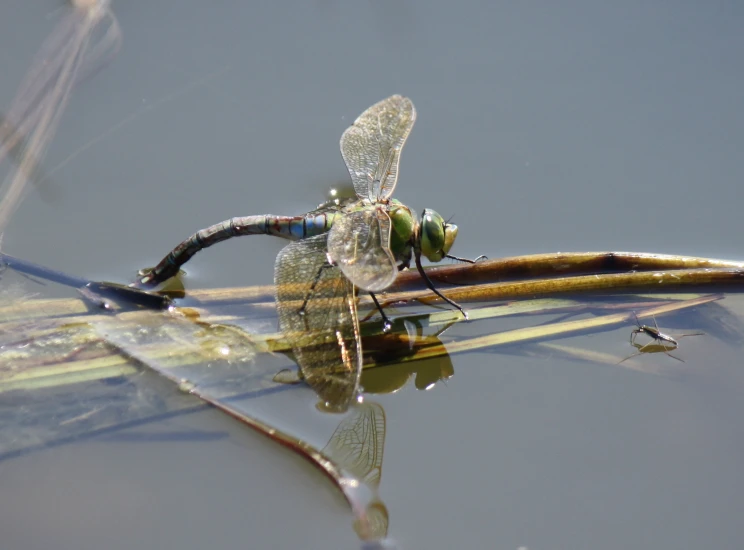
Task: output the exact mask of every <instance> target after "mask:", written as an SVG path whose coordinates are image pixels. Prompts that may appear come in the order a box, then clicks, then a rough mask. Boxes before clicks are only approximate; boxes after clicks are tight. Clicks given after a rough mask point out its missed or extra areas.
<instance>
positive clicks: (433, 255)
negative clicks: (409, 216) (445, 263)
mask: <svg viewBox="0 0 744 550" xmlns="http://www.w3.org/2000/svg"><path fill="white" fill-rule="evenodd" d="M418 233H419V235H418V241H419V242H418V246H419V247H420V248H421V253H422V254H423V255H424V256H425V257H426V259H427V260H429V261H430V262H439V261H441V260H442V259H443V258H444V257H445V256H446V255H447V254H449V251H450V248H452V245H453V244H454V242H455V238H456V237H457V226H456V225H455V224H453V223H447V222H446V221H444V218H443V217H442V216H441V215H440V214H439V213H438V212H435V211H434V210H429V209H428V208H425V209H424V213H423V214H422V215H421V222H420V223H419V232H418Z"/></svg>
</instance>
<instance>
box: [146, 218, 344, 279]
mask: <svg viewBox="0 0 744 550" xmlns="http://www.w3.org/2000/svg"><path fill="white" fill-rule="evenodd" d="M336 215H337V214H336V213H334V212H327V213H320V214H318V213H315V214H306V215H304V216H272V215H261V216H243V217H239V218H231V219H229V220H225V221H223V222H221V223H218V224H215V225H212V226H209V227H207V228H205V229H202V230H201V231H197V232H196V233H194V234H193V235H191V237H189V238H188V239H186V240H185V241H183V242H182V243H181V244H179V245H178V246H177V247H176V248H174V249H173V250H171V252H170V253H169V254H168V255H167V256H166V257H165V258H163V259H162V260H161V261H160V263H159V264H158V265H156V266H155V267H154V268H152V269H151V270H149V271H146V272H145V273H144V276H143V277H142V278H141V279H140V281H139V282H140V284H143V285H157V284H160V283H162V282H163V281H165V280H166V279H169V278H170V277H173V276H174V275H175V274H176V273H178V270H179V269H180V268H181V266H182V265H183V264H185V263H186V262H188V261H189V260H190V259H191V258H192V257H193V256H194V254H196V253H197V252H199V251H200V250H202V249H204V248H209V247H210V246H212V245H213V244H217V243H219V242H222V241H225V240H227V239H230V238H232V237H240V236H243V235H274V236H276V237H282V238H284V239H290V240H293V241H296V240H298V239H304V238H305V237H313V236H315V235H320V234H321V233H325V232H326V231H329V230H330V229H331V225H333V219H334V218H335V216H336Z"/></svg>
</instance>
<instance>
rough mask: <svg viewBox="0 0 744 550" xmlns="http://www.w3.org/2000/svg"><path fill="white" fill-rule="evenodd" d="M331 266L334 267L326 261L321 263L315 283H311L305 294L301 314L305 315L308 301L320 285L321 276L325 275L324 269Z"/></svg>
mask: <svg viewBox="0 0 744 550" xmlns="http://www.w3.org/2000/svg"><path fill="white" fill-rule="evenodd" d="M331 267H334V266H333V265H331V264H330V263H328V262H326V263H324V264H323V265H321V266H320V268H319V269H318V272H317V273H316V274H315V280H314V281H313V284H311V285H310V289H309V290H308V291H307V294H306V295H305V299H304V300H303V301H302V306H301V307H300V311H299V314H300V315H305V308H306V307H307V302H308V301H309V300H310V296H312V294H313V292H315V287H316V286H317V285H318V281H320V277H321V276H322V275H323V271H325V270H326V269H329V268H331Z"/></svg>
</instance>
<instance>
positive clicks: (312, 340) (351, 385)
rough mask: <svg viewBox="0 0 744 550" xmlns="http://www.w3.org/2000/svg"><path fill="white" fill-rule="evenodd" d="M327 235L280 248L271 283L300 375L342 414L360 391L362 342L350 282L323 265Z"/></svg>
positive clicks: (339, 273)
mask: <svg viewBox="0 0 744 550" xmlns="http://www.w3.org/2000/svg"><path fill="white" fill-rule="evenodd" d="M327 238H328V235H327V234H323V235H318V236H316V237H310V238H308V239H303V240H301V241H296V242H293V243H290V244H289V245H287V246H286V247H284V249H282V251H281V252H280V253H279V255H278V256H277V259H276V264H275V266H274V283H275V284H276V305H277V312H278V314H279V328H280V329H281V331H282V333H283V334H284V336H285V337H286V338H287V340H288V341H289V343H290V345H291V346H292V350H293V352H294V355H295V359H296V361H297V364H298V365H299V367H300V371H301V372H302V375H303V377H304V378H305V380H306V381H307V383H308V384H309V385H310V387H311V388H312V389H313V390H315V392H316V393H317V394H318V395H319V396H320V398H321V399H322V400H323V401H325V403H326V406H327V407H328V408H329V409H331V410H334V411H339V412H341V411H345V410H346V409H347V408H348V407H349V405H350V404H351V402H352V400H354V399H355V398H356V396H357V393H358V392H359V379H360V377H361V374H362V344H361V339H360V337H359V319H358V318H357V311H356V296H355V295H354V286H353V285H352V284H351V282H350V281H349V280H348V279H347V278H346V277H344V275H343V273H342V272H341V270H340V269H338V268H337V267H331V266H330V265H329V264H328V262H327V257H326V250H327V248H326V246H327V242H326V240H327ZM303 304H304V312H303V311H302V307H303Z"/></svg>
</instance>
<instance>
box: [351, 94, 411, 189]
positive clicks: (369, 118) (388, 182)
mask: <svg viewBox="0 0 744 550" xmlns="http://www.w3.org/2000/svg"><path fill="white" fill-rule="evenodd" d="M415 121H416V109H415V108H414V106H413V102H412V101H411V100H410V99H408V98H407V97H403V96H399V95H394V96H390V97H389V98H387V99H383V100H382V101H380V102H379V103H376V104H374V105H372V107H370V108H369V109H367V110H366V111H364V112H363V113H362V114H361V115H359V118H357V119H356V120H355V121H354V124H353V125H351V126H349V128H347V129H346V131H345V132H344V133H343V135H342V136H341V155H342V156H343V157H344V162H345V163H346V167H347V168H348V169H349V174H350V175H351V181H352V183H353V184H354V190H355V191H356V193H357V195H359V197H360V198H362V199H367V200H369V201H370V202H376V201H378V200H383V199H388V198H390V196H391V195H392V194H393V190H394V189H395V184H396V183H397V181H398V165H399V163H400V152H401V149H403V145H404V144H405V142H406V139H407V138H408V134H410V133H411V128H413V123H414V122H415Z"/></svg>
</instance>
